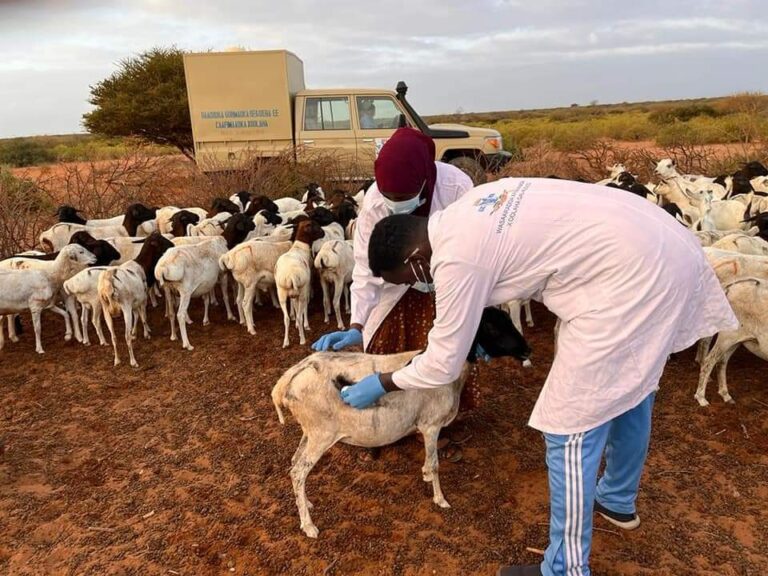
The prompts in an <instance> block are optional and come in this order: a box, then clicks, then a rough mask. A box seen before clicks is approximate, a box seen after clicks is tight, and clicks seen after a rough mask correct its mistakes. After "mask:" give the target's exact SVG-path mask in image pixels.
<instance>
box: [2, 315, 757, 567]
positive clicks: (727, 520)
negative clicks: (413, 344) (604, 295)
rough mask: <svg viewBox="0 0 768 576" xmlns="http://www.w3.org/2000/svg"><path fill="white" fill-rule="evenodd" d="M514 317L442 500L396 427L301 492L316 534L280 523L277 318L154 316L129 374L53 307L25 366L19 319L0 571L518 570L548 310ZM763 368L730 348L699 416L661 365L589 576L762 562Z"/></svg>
mask: <svg viewBox="0 0 768 576" xmlns="http://www.w3.org/2000/svg"><path fill="white" fill-rule="evenodd" d="M534 312H535V316H536V321H537V325H536V327H535V328H533V329H529V330H528V331H527V334H528V336H529V339H530V342H531V344H532V345H533V347H534V349H535V357H534V361H535V367H534V368H533V369H530V370H523V369H521V368H519V367H518V366H517V364H516V363H515V362H513V361H506V360H502V361H495V362H494V363H493V365H492V366H491V367H489V368H483V384H484V404H483V405H482V406H481V407H480V408H479V409H478V411H477V412H476V413H475V414H474V416H473V417H472V418H470V419H469V420H468V421H465V422H463V423H461V424H459V425H456V426H454V427H453V428H452V429H451V431H450V434H451V435H452V436H453V437H454V439H459V440H464V444H463V446H464V459H463V460H462V461H461V462H459V463H457V464H451V463H448V462H445V463H442V464H441V480H442V484H443V489H444V491H445V494H446V497H447V499H448V500H449V502H451V504H452V505H453V508H451V509H450V510H446V511H444V510H441V509H439V508H437V507H436V506H435V505H434V504H433V503H432V501H431V488H430V486H429V485H428V484H425V483H424V482H423V481H422V480H421V475H420V467H421V465H422V460H423V453H422V448H421V445H420V444H419V443H418V442H417V441H416V440H415V439H413V438H411V439H406V440H404V441H401V442H399V443H398V444H397V445H395V446H391V447H387V448H385V449H384V450H383V451H382V454H381V457H380V458H379V459H378V460H376V461H373V462H361V461H358V459H357V454H358V450H357V449H355V448H352V447H348V446H343V445H339V446H336V447H334V448H333V449H332V450H331V451H330V452H329V453H328V454H327V455H326V456H325V457H324V459H323V460H321V462H320V464H319V465H318V466H317V467H316V469H315V470H314V471H313V472H312V474H311V475H310V477H309V481H308V484H307V485H308V495H309V497H310V498H311V500H312V501H313V502H314V504H315V506H316V507H315V510H314V512H313V517H314V520H315V523H316V524H317V526H318V527H319V528H320V537H319V539H318V540H310V539H308V538H306V537H305V536H304V534H303V533H302V532H301V531H300V530H299V520H298V514H297V511H296V507H295V504H294V497H293V494H292V491H291V483H290V480H289V477H288V468H289V465H290V457H291V455H292V454H293V451H294V450H295V448H296V446H297V443H298V441H299V438H300V430H299V428H298V427H297V425H296V424H295V423H293V422H291V423H290V424H289V425H287V426H280V424H279V423H278V421H277V418H276V415H275V412H274V409H273V406H272V402H271V399H270V396H269V393H270V390H271V388H272V386H273V385H274V383H275V381H276V380H277V378H278V377H279V376H280V374H281V373H282V372H283V371H284V370H285V369H287V368H288V367H289V366H291V365H292V364H294V363H295V362H296V361H298V360H299V359H301V358H302V357H303V356H305V355H306V354H307V348H306V347H301V346H299V345H298V344H294V345H293V346H292V347H291V348H289V349H288V350H287V351H283V350H282V349H281V348H280V343H281V341H282V319H281V317H280V315H279V313H278V312H277V311H276V310H273V309H272V308H261V309H258V308H257V310H256V314H257V315H258V317H259V322H258V330H259V332H258V334H257V335H256V336H249V335H248V334H247V333H246V332H245V330H244V329H242V328H241V327H239V326H237V325H234V324H230V323H226V322H225V321H224V320H223V313H222V311H221V310H220V309H214V311H213V315H212V319H213V323H212V324H211V325H210V326H208V327H202V326H201V325H200V323H199V320H200V318H201V314H200V310H199V309H198V308H194V309H193V318H194V319H195V320H196V323H195V324H194V325H192V326H191V327H190V336H191V340H192V343H193V345H195V346H196V348H195V350H194V351H192V352H186V351H183V350H182V349H181V345H180V344H179V343H178V342H170V341H169V340H168V326H167V324H166V322H165V321H164V319H163V318H162V315H161V313H160V311H159V310H155V311H153V312H152V314H151V324H152V326H153V327H154V339H153V340H151V341H150V342H145V341H143V340H141V341H139V342H138V344H137V346H136V348H137V354H138V360H139V363H140V364H141V368H140V369H139V370H133V369H131V368H130V367H128V366H126V365H122V366H120V367H119V368H117V369H114V368H113V367H112V352H111V349H110V348H100V347H98V346H92V347H90V348H84V347H82V346H80V345H76V344H75V343H64V342H63V340H62V339H61V335H62V333H63V325H62V324H61V322H60V319H59V318H58V317H54V316H50V317H47V318H45V320H44V331H45V334H44V346H45V350H46V353H45V355H44V356H42V357H38V356H37V355H36V354H35V353H34V347H33V337H32V334H31V326H30V322H29V320H28V319H25V327H26V331H25V333H24V334H23V335H22V341H21V342H20V343H18V344H11V343H6V348H5V350H3V351H2V352H0V535H2V536H0V573H2V574H9V575H10V574H13V575H16V574H29V575H42V574H45V575H48V574H51V575H58V574H71V575H75V574H93V575H154V574H163V575H177V574H183V575H218V574H222V575H223V574H244V575H252V576H253V575H269V574H289V575H329V576H337V575H342V574H345V575H347V574H365V575H366V576H367V575H390V574H391V575H398V576H431V575H434V574H439V575H462V576H464V575H474V574H477V575H481V574H482V575H491V574H495V570H496V568H497V566H498V565H499V564H500V563H505V562H521V561H525V562H534V561H537V560H538V558H539V557H538V556H536V555H535V554H534V553H531V552H529V551H526V548H528V547H531V548H539V549H541V548H544V547H546V544H547V521H548V501H547V483H546V478H547V476H546V468H545V465H544V446H543V441H542V439H541V437H540V435H539V434H538V433H537V432H536V431H534V430H532V429H530V428H528V427H526V418H527V415H528V414H529V412H530V410H531V408H532V406H533V403H534V401H535V399H536V396H537V394H538V391H539V389H540V387H541V385H542V382H543V380H544V378H545V376H546V373H547V369H548V366H549V362H550V358H551V354H552V345H551V342H552V324H553V323H552V319H551V317H550V316H549V314H548V313H546V312H545V311H544V310H543V309H542V308H540V307H537V308H535V310H534ZM311 323H312V326H313V332H312V335H313V336H316V335H318V334H320V333H321V332H322V331H323V330H324V329H325V328H326V327H325V326H324V325H323V323H322V318H321V317H320V316H319V315H318V313H317V311H315V312H314V313H313V315H312V317H311ZM118 325H119V323H118ZM92 337H95V335H93V334H92ZM292 337H293V338H295V337H296V336H295V335H294V334H292ZM120 347H121V352H123V353H124V352H125V348H124V344H122V343H121V344H120ZM764 369H765V364H764V363H763V362H762V361H760V360H758V359H757V358H755V357H753V356H751V355H749V354H748V353H746V352H744V351H743V350H742V351H740V352H738V353H737V354H736V355H735V357H734V358H733V359H732V361H731V364H730V370H729V377H730V382H731V384H732V386H731V390H732V393H733V396H734V398H735V399H736V404H735V405H725V404H724V403H723V402H722V400H721V399H720V398H719V396H717V395H716V392H715V390H714V389H712V388H711V389H710V391H709V398H710V400H711V401H712V405H711V406H710V407H708V408H700V407H699V406H698V405H697V404H696V403H695V401H694V399H693V392H694V388H695V383H696V374H697V367H696V365H694V363H693V355H692V352H691V351H688V352H685V353H683V354H680V355H678V356H677V357H675V358H674V359H673V360H672V361H671V362H670V363H669V365H668V368H667V371H666V373H665V376H664V379H663V382H662V389H661V392H660V393H659V396H658V400H657V404H656V409H655V426H654V431H653V439H652V448H651V455H650V459H649V462H648V466H647V468H646V472H645V475H644V477H643V484H642V489H641V492H640V498H639V512H640V515H641V517H642V520H643V523H642V526H641V527H640V528H639V529H638V530H636V531H634V532H632V533H625V532H620V531H619V530H618V529H615V528H613V527H612V526H611V525H610V524H608V523H606V522H605V521H603V520H602V519H596V520H595V526H596V531H595V537H594V546H593V554H592V564H593V568H594V574H596V575H597V576H601V575H614V574H648V575H650V574H653V575H686V574H696V575H712V576H715V575H718V576H721V575H725V576H737V575H738V576H746V575H753V576H758V575H764V574H768V512H767V511H766V503H768V450H767V449H768V418H766V415H768V387H766V378H765V372H764ZM617 377H620V376H619V375H617Z"/></svg>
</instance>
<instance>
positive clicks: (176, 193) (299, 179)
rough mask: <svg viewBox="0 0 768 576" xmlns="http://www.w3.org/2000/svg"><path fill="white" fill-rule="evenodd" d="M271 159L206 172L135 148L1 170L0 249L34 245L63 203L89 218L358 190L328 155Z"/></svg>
mask: <svg viewBox="0 0 768 576" xmlns="http://www.w3.org/2000/svg"><path fill="white" fill-rule="evenodd" d="M303 158H304V159H305V161H304V162H302V163H300V164H296V163H295V162H294V159H293V154H283V155H280V156H278V157H276V158H264V157H258V156H253V157H251V158H250V161H249V162H248V163H247V165H246V167H245V169H243V170H238V171H233V170H221V171H216V172H212V173H209V174H205V173H203V172H201V171H199V170H198V169H197V167H196V166H195V165H194V164H193V163H191V162H189V161H188V160H186V159H185V158H183V157H182V156H148V155H144V154H143V153H142V152H141V151H140V150H137V151H136V152H135V153H133V154H131V155H130V156H126V157H125V158H120V159H118V160H111V161H103V162H96V161H93V162H80V163H72V164H63V163H62V164H54V165H50V166H46V167H44V168H42V169H38V168H30V169H24V170H17V171H16V174H15V175H12V174H11V172H9V171H7V170H6V171H3V172H0V176H2V178H3V179H2V180H1V181H0V254H2V255H6V256H7V255H10V254H13V253H16V252H19V251H22V250H27V249H29V248H31V247H33V246H34V244H35V243H36V241H37V237H38V236H39V234H40V232H42V231H43V230H45V229H46V228H48V227H49V226H51V225H52V224H54V223H55V220H56V218H55V210H56V207H57V206H60V205H62V204H69V205H71V206H74V207H75V208H78V209H79V210H81V211H82V212H83V214H85V215H86V217H88V218H106V217H110V216H115V215H117V214H120V213H122V212H124V211H125V208H126V207H127V206H128V205H129V204H132V203H134V202H141V203H142V204H145V205H147V206H169V205H171V206H180V207H187V206H198V207H201V208H205V209H208V208H209V207H210V206H211V201H212V200H213V199H214V198H216V197H229V196H230V195H231V194H233V193H235V192H237V191H240V190H248V191H251V192H254V193H257V194H265V195H267V196H269V197H270V198H279V197H283V196H294V197H297V196H300V195H301V194H303V192H304V190H305V187H306V185H307V184H308V183H309V182H316V183H318V184H320V185H321V186H322V187H323V188H324V189H326V190H332V189H333V188H343V189H345V190H347V191H349V192H354V191H357V188H358V185H357V182H356V181H354V180H350V179H349V178H348V175H349V174H355V173H361V174H362V173H364V172H363V171H362V170H359V169H358V167H356V166H350V163H349V162H347V161H345V160H344V159H343V158H341V157H339V156H338V155H337V154H335V153H333V152H325V151H304V152H303Z"/></svg>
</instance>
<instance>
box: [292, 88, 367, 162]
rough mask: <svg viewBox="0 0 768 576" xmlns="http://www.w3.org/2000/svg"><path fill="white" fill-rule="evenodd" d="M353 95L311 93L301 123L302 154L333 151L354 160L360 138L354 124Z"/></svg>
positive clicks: (342, 158) (298, 144)
mask: <svg viewBox="0 0 768 576" xmlns="http://www.w3.org/2000/svg"><path fill="white" fill-rule="evenodd" d="M350 100H351V98H350V96H341V95H333V96H307V97H305V98H303V103H304V111H303V115H302V117H301V124H300V126H299V134H298V139H297V142H296V144H297V146H298V150H299V155H309V156H310V157H311V154H312V152H313V151H321V152H331V153H333V154H335V155H337V157H338V158H339V159H340V160H344V161H347V162H354V161H355V159H356V157H357V142H356V139H355V132H354V130H353V128H352V116H351V113H350V108H351V106H350Z"/></svg>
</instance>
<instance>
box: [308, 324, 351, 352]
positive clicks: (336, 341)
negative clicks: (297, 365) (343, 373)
mask: <svg viewBox="0 0 768 576" xmlns="http://www.w3.org/2000/svg"><path fill="white" fill-rule="evenodd" d="M362 343H363V333H362V332H360V330H358V329H357V328H350V329H349V330H340V331H339V332H330V333H329V334H326V335H324V336H320V338H319V339H318V340H317V342H315V343H314V344H312V350H315V351H316V352H321V351H325V350H330V349H331V348H333V349H334V350H341V349H342V348H347V347H348V346H354V345H356V344H362Z"/></svg>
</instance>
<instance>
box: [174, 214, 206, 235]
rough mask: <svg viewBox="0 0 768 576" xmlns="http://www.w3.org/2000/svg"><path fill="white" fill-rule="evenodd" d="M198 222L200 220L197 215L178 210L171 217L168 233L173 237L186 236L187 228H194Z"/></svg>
mask: <svg viewBox="0 0 768 576" xmlns="http://www.w3.org/2000/svg"><path fill="white" fill-rule="evenodd" d="M200 220H201V218H200V216H199V215H198V214H195V213H193V212H190V211H189V210H179V211H178V212H174V214H173V216H171V218H170V221H169V230H168V231H169V232H170V233H171V234H173V235H174V236H186V235H187V231H188V230H189V227H190V226H194V225H195V224H197V223H198V222H200Z"/></svg>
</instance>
